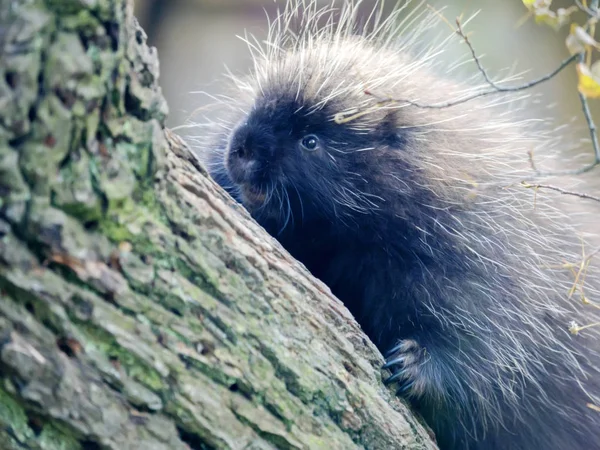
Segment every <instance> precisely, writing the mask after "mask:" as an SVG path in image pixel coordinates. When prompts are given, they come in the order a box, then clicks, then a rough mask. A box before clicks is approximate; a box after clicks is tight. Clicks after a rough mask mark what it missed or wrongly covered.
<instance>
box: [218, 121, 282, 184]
mask: <svg viewBox="0 0 600 450" xmlns="http://www.w3.org/2000/svg"><path fill="white" fill-rule="evenodd" d="M275 144H276V143H275V138H274V136H273V132H272V131H271V130H268V129H266V128H264V127H260V126H256V125H255V124H253V123H252V122H250V121H246V122H244V123H242V124H241V125H239V126H238V127H237V128H236V129H235V131H234V132H233V133H232V135H231V138H230V140H229V144H228V147H227V158H226V164H227V168H228V170H229V174H230V176H231V178H232V180H233V181H234V182H236V183H240V184H246V185H254V186H260V185H262V184H265V183H267V182H268V180H269V177H270V168H271V166H272V162H273V158H274V156H275Z"/></svg>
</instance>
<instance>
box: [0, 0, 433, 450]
mask: <svg viewBox="0 0 600 450" xmlns="http://www.w3.org/2000/svg"><path fill="white" fill-rule="evenodd" d="M145 40H146V37H145V34H144V32H143V31H142V30H141V29H140V28H139V26H138V25H137V22H136V21H135V19H134V18H133V14H132V4H131V2H129V1H126V0H12V1H9V0H2V1H0V72H1V76H0V378H1V383H0V449H7V450H12V449H50V450H53V449H65V450H71V449H73V450H75V449H86V450H87V449H114V450H123V449H140V450H141V449H144V450H159V449H175V450H176V449H189V448H191V449H209V448H215V449H272V448H282V449H288V448H289V449H308V448H311V449H312V448H315V449H318V448H323V449H352V448H370V449H392V448H393V449H415V450H417V449H433V448H435V445H434V444H433V443H432V442H431V440H430V439H429V436H428V434H427V433H426V432H425V431H424V428H423V427H422V426H421V425H420V424H419V422H418V421H417V420H416V419H415V418H413V417H412V416H411V414H410V412H409V411H408V410H407V409H406V407H405V406H404V404H403V403H401V402H400V401H399V400H398V399H397V398H395V396H394V395H393V393H392V392H391V391H389V390H388V389H386V388H384V387H383V385H382V383H381V374H380V369H379V367H380V366H381V364H382V363H383V359H382V357H381V356H380V355H379V353H378V352H377V350H376V349H375V347H374V345H373V344H371V343H370V342H369V341H368V339H367V338H366V337H365V336H364V334H363V333H362V332H361V330H360V328H359V326H358V325H357V324H356V322H355V321H354V319H353V318H352V317H351V315H350V314H349V313H348V311H347V310H346V309H345V308H344V307H343V305H342V304H341V303H340V302H339V301H338V300H337V299H335V298H334V297H333V296H332V295H331V293H330V292H329V290H328V289H327V288H326V287H325V286H324V285H323V284H322V283H320V282H318V281H317V280H315V279H314V278H312V277H311V276H310V274H309V273H308V272H307V271H306V269H304V268H303V267H302V266H301V265H300V264H298V263H297V262H296V261H295V260H293V259H292V258H291V257H290V256H289V255H288V254H287V253H285V252H284V251H283V250H282V248H281V247H280V246H279V245H278V244H277V242H275V241H274V240H273V239H272V238H271V237H269V236H268V235H267V234H266V233H265V232H264V231H263V230H262V229H261V228H260V227H259V226H258V225H256V224H255V223H254V222H253V221H252V220H251V219H250V218H249V216H248V215H247V214H246V213H245V212H244V211H243V210H242V209H241V208H239V207H235V206H234V204H233V201H232V200H231V199H230V198H229V197H228V196H227V195H226V194H224V193H223V191H222V190H221V189H220V188H219V187H218V186H216V185H215V184H214V183H213V182H212V181H211V180H210V179H209V178H208V176H207V174H206V171H205V170H204V169H203V168H202V167H201V166H200V165H199V164H198V163H197V162H196V160H195V158H194V156H193V155H192V153H191V152H190V150H189V149H188V148H187V147H186V146H185V144H184V143H183V142H182V141H181V140H180V139H179V138H177V137H176V136H175V135H173V134H171V133H170V132H169V131H168V130H166V129H165V128H164V119H165V116H166V114H167V105H166V102H165V101H164V98H163V97H162V94H161V91H160V88H159V87H158V58H157V55H156V52H155V50H154V49H151V48H148V47H147V46H146V43H145ZM232 206H233V207H232Z"/></svg>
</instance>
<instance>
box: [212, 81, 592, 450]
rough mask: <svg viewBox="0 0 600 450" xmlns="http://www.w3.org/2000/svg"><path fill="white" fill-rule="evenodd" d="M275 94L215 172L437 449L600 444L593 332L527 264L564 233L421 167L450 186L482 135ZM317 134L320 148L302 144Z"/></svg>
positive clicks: (555, 279) (233, 136)
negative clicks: (592, 405) (324, 300)
mask: <svg viewBox="0 0 600 450" xmlns="http://www.w3.org/2000/svg"><path fill="white" fill-rule="evenodd" d="M274 79H275V77H274ZM291 84H292V83H291ZM267 86H268V88H267V89H266V90H265V91H264V92H263V93H260V94H258V93H257V94H256V97H255V98H253V99H252V100H251V102H252V103H251V104H250V105H249V108H248V113H247V114H246V115H244V116H240V117H239V118H238V120H236V125H235V126H234V127H233V129H232V131H231V133H230V134H229V135H228V136H226V137H225V138H224V141H223V142H222V144H221V148H220V149H218V148H217V150H218V151H216V152H214V154H213V156H212V163H211V170H212V173H213V176H214V177H215V179H216V180H217V181H218V182H219V183H220V184H221V185H223V186H224V187H225V188H227V189H228V191H229V192H230V193H231V194H232V195H234V196H235V197H236V198H237V199H238V201H240V202H241V203H242V204H244V205H245V206H246V207H247V209H248V210H249V211H250V213H251V214H252V216H253V217H254V218H255V219H256V220H257V221H258V222H259V223H260V224H261V225H263V226H264V227H265V228H266V229H267V231H268V232H269V233H271V234H272V235H273V236H275V237H276V238H277V239H278V240H279V241H280V242H281V243H282V244H283V246H284V247H285V248H286V249H287V250H288V251H289V252H290V253H291V254H292V255H293V256H294V257H296V258H297V259H298V260H300V261H301V262H303V263H304V264H305V265H306V266H307V268H308V269H309V270H310V271H311V272H312V273H313V274H314V275H315V276H316V277H318V278H320V279H321V280H323V281H324V282H325V283H326V284H327V285H328V286H329V287H330V288H331V290H332V291H333V293H334V294H335V295H336V296H337V297H338V298H340V299H341V300H342V301H343V302H344V303H345V304H346V306H347V307H348V308H349V309H350V311H351V312H352V313H353V314H354V316H355V317H356V319H357V320H358V322H359V323H360V324H361V326H362V327H363V329H364V331H365V332H366V334H367V335H368V336H369V337H370V338H371V339H372V340H373V342H374V343H375V344H376V345H377V346H378V348H379V349H380V350H381V351H382V352H383V353H384V354H387V361H388V364H387V365H386V368H389V369H390V370H391V371H392V373H393V376H392V377H391V380H390V381H393V382H397V383H398V392H399V393H401V394H402V395H404V396H406V398H408V399H409V400H410V402H411V404H412V405H413V407H414V408H415V409H416V410H417V411H419V412H420V413H421V414H422V415H423V417H424V418H425V420H426V421H427V423H428V424H429V425H430V426H431V428H432V429H433V430H434V432H435V435H436V437H437V441H438V444H439V446H440V448H441V449H443V450H450V449H456V450H470V449H473V450H475V449H477V450H483V449H485V450H500V449H502V450H530V449H538V448H539V449H544V450H566V449H594V448H600V427H599V425H600V413H598V412H596V411H594V410H592V409H589V408H588V407H587V406H586V404H587V403H589V402H590V401H591V400H590V398H589V397H588V395H587V394H586V393H585V392H584V391H583V390H582V388H581V386H583V387H584V388H585V389H586V390H588V391H590V392H591V393H597V392H598V391H597V388H598V386H599V381H600V380H599V372H598V363H599V362H600V359H599V358H598V354H597V352H596V349H597V342H596V337H595V336H588V337H586V336H582V335H579V336H572V335H570V334H569V333H568V331H567V323H568V320H569V319H570V318H572V317H573V316H572V315H571V314H573V315H575V314H577V313H576V309H577V308H576V307H574V306H572V305H571V304H569V303H567V302H565V297H566V291H564V290H561V289H562V287H564V286H568V284H569V282H570V280H569V279H568V277H565V276H564V273H563V272H561V271H554V272H547V273H545V274H543V273H544V272H542V271H541V270H538V269H539V267H537V266H536V270H532V267H533V266H532V265H533V264H537V263H536V262H534V261H537V260H535V259H532V258H531V257H530V255H529V254H526V253H528V252H529V248H527V249H525V247H524V246H523V247H522V246H521V245H520V242H522V243H523V244H525V243H526V242H529V241H531V240H535V239H537V237H540V236H541V238H540V239H542V242H541V244H540V245H539V248H540V252H542V253H546V254H550V253H552V252H555V253H553V255H554V254H555V255H559V256H560V255H561V254H562V253H561V252H562V250H561V249H557V248H552V247H554V246H553V243H554V242H555V240H553V239H555V236H547V235H546V234H547V233H550V231H548V230H545V229H535V228H534V227H531V226H530V225H528V224H522V223H517V221H516V219H514V212H513V211H509V210H508V208H509V204H510V205H511V206H510V207H511V208H512V207H514V208H516V206H514V205H513V203H514V202H512V203H511V201H508V200H507V202H505V203H494V202H490V201H489V200H490V199H495V198H496V197H497V198H500V197H501V196H504V197H506V196H511V195H515V194H514V192H506V190H504V189H503V188H504V186H502V187H498V186H497V185H496V186H495V187H494V186H492V184H490V186H488V187H486V188H482V191H481V192H480V193H478V199H480V200H477V199H476V200H472V201H470V200H467V199H465V198H464V196H463V195H462V194H461V192H462V191H461V189H463V187H461V186H460V183H459V182H458V181H457V182H456V183H454V182H449V183H446V182H444V181H443V180H442V181H439V180H433V178H435V177H434V175H433V172H432V171H429V170H428V168H427V167H428V166H427V164H426V163H424V161H426V160H427V158H430V157H432V154H431V152H434V151H436V150H432V149H436V148H438V147H439V152H440V155H438V156H436V155H435V154H434V155H433V156H434V157H436V158H439V159H438V161H439V163H440V166H442V169H440V170H441V172H435V173H437V174H438V175H439V174H440V173H441V174H442V177H443V176H444V174H445V173H446V172H445V170H446V167H448V169H447V173H448V175H447V176H448V177H450V174H453V173H454V172H453V169H452V167H453V165H456V164H454V162H453V161H452V159H451V158H450V157H447V156H446V157H444V156H441V153H442V150H444V149H445V148H447V147H448V146H451V147H452V148H458V149H461V148H464V149H465V151H467V150H468V151H470V152H475V153H476V151H477V149H474V148H473V147H477V146H481V147H482V148H483V147H484V145H486V144H485V143H484V141H483V139H482V141H481V142H479V141H477V138H476V137H475V138H474V137H472V136H470V137H465V136H463V135H462V134H461V133H460V132H459V131H452V129H449V130H447V131H439V130H437V129H434V128H435V127H428V126H427V123H426V122H427V121H423V120H417V119H414V117H413V116H418V114H420V111H418V109H417V108H412V107H411V108H404V109H402V110H392V111H385V112H378V113H375V117H372V118H370V119H369V121H368V122H364V123H363V125H364V126H362V127H353V125H354V123H353V122H350V123H348V124H337V123H336V122H334V121H333V120H332V117H333V116H334V115H335V114H336V113H338V112H339V111H340V110H343V109H344V108H343V107H344V106H345V107H352V104H344V100H343V99H342V100H339V99H338V100H335V99H334V100H332V101H331V102H328V103H326V104H325V105H324V107H323V108H321V109H317V110H313V109H311V108H310V106H311V104H312V103H313V102H314V99H311V98H310V96H308V95H307V96H302V95H301V96H300V97H298V98H296V89H295V88H294V87H293V86H291V85H290V86H286V84H285V82H281V83H278V82H275V81H273V82H272V83H271V84H268V85H267ZM440 100H446V99H445V98H442V99H440ZM347 101H348V102H350V101H352V99H350V100H347ZM431 114H433V117H436V116H435V115H436V114H439V115H440V116H441V115H443V114H446V113H444V112H442V111H440V112H439V113H438V112H436V111H433V112H431ZM473 114H474V113H473ZM468 120H469V119H468V118H467V119H466V121H467V122H465V123H470V122H468ZM473 120H475V121H477V120H479V119H477V118H475V117H473ZM359 122H360V121H359ZM457 128H460V126H457ZM309 134H313V135H316V136H318V138H319V142H320V147H319V148H318V149H317V150H316V151H312V152H309V151H306V150H305V149H303V148H302V145H301V143H300V142H301V141H302V139H303V137H304V136H306V135H309ZM446 143H447V144H446ZM217 147H218V146H217ZM370 147H372V148H373V149H372V150H368V151H361V150H362V149H364V148H370ZM249 162H250V164H251V165H248V163H249ZM477 164H478V163H477V162H475V163H473V165H474V168H473V173H475V175H474V177H476V178H477V181H478V182H481V183H485V182H486V178H485V176H483V175H482V176H479V175H477V174H478V171H479V170H480V168H479V167H478V166H477ZM446 165H447V166H446ZM458 165H460V164H458ZM481 172H483V171H481ZM392 175H393V176H392ZM488 181H489V180H488ZM463 190H464V189H463ZM523 197H524V196H523V195H521V198H523ZM529 199H530V198H529V197H528V198H527V200H526V203H527V202H529ZM528 207H531V203H529V204H528ZM525 209H526V208H525ZM515 211H516V210H515ZM490 221H493V222H494V223H493V224H490ZM508 228H510V229H511V232H510V233H504V232H503V230H504V229H508ZM513 228H514V230H516V231H514V230H513ZM456 230H458V231H456ZM544 239H547V240H545V241H544ZM532 245H533V244H532ZM565 245H566V244H565ZM521 248H523V250H522V251H523V254H520V253H519V252H520V251H521V250H519V249H521ZM528 258H529V259H528ZM542 259H543V258H542ZM549 259H550V260H552V258H549ZM556 262H560V261H556ZM540 274H543V275H540ZM561 283H562V284H561ZM552 302H554V303H555V304H556V305H560V308H559V307H558V306H557V307H556V309H555V308H553V306H552ZM546 304H547V306H544V305H546ZM513 341H514V342H513ZM588 346H590V348H587V347H588ZM512 348H514V351H513V350H511V349H512ZM578 380H579V381H580V382H581V385H580V384H579V381H578Z"/></svg>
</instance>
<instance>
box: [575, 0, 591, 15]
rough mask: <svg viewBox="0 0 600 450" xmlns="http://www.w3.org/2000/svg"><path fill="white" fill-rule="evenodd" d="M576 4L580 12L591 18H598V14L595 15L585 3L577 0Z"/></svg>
mask: <svg viewBox="0 0 600 450" xmlns="http://www.w3.org/2000/svg"><path fill="white" fill-rule="evenodd" d="M575 4H576V5H577V7H578V8H579V9H580V10H582V11H583V12H584V13H586V14H587V15H588V16H590V17H596V13H594V11H592V10H591V9H590V8H587V7H586V6H585V5H584V4H583V3H581V1H580V0H575Z"/></svg>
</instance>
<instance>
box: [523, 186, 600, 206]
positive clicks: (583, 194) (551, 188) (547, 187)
mask: <svg viewBox="0 0 600 450" xmlns="http://www.w3.org/2000/svg"><path fill="white" fill-rule="evenodd" d="M521 185H523V187H526V188H528V189H536V190H537V189H548V190H551V191H556V192H560V193H561V194H564V195H574V196H575V197H580V198H585V199H587V200H593V201H595V202H600V197H594V196H593V195H589V194H585V193H583V192H575V191H567V190H566V189H563V188H559V187H558V186H552V185H550V184H529V183H527V182H526V181H522V182H521Z"/></svg>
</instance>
